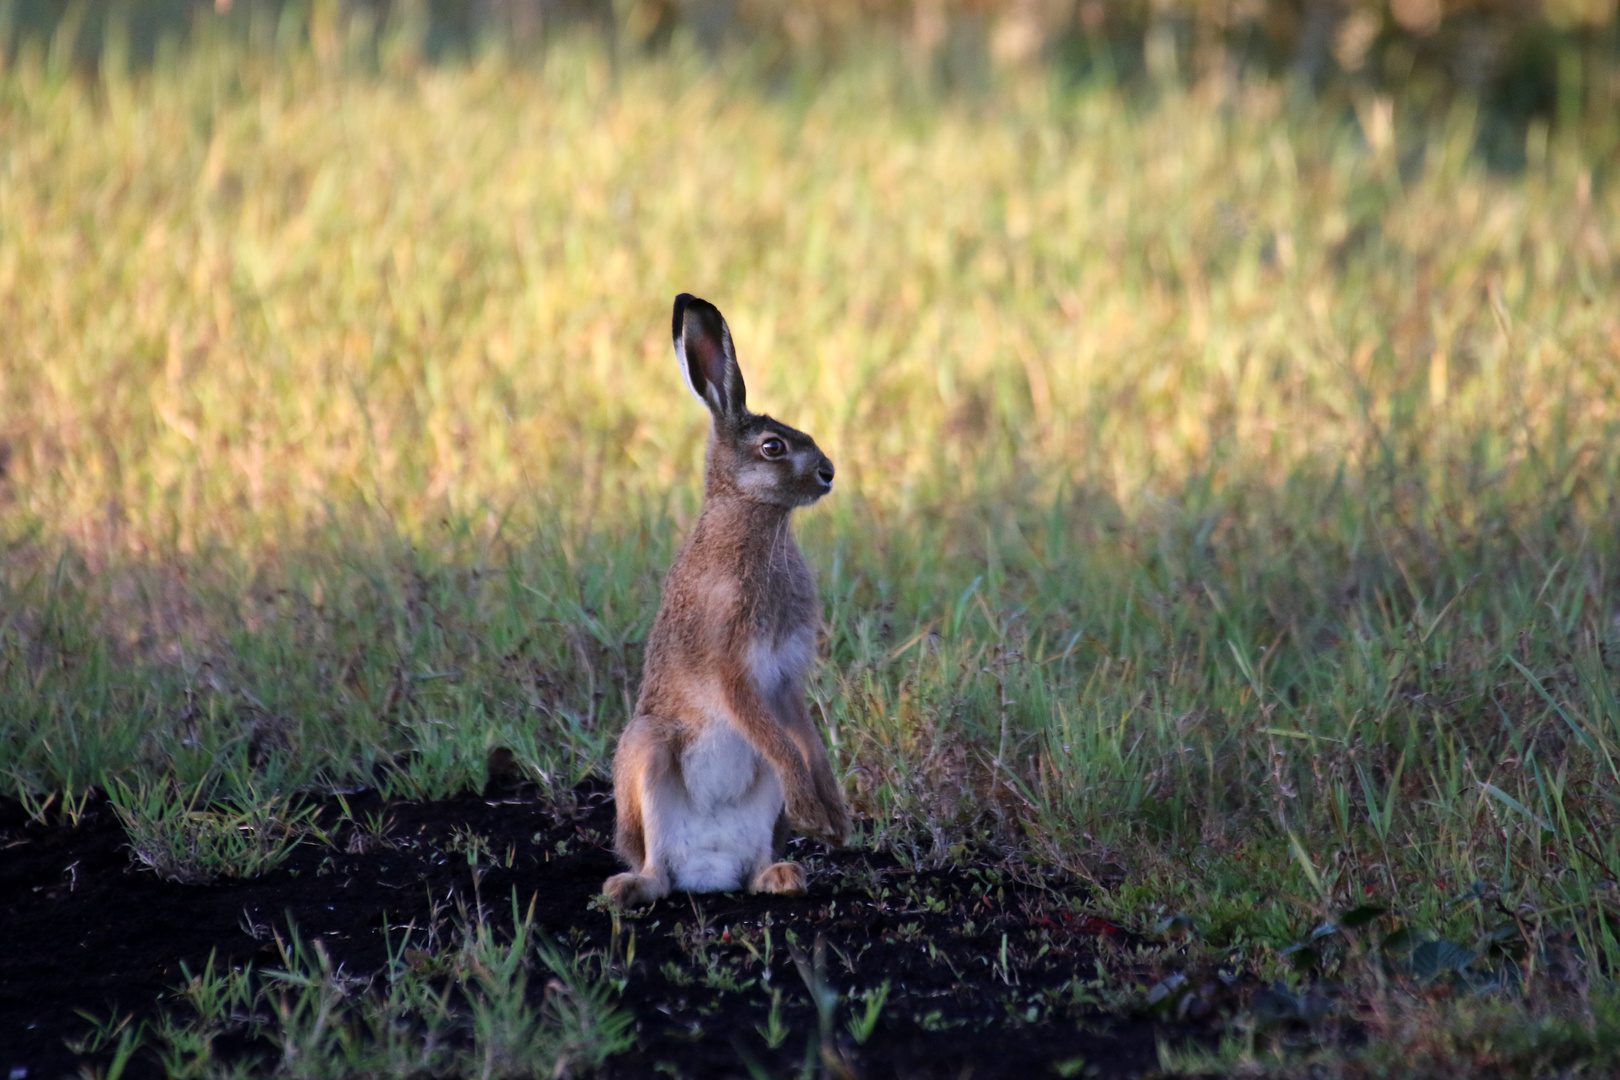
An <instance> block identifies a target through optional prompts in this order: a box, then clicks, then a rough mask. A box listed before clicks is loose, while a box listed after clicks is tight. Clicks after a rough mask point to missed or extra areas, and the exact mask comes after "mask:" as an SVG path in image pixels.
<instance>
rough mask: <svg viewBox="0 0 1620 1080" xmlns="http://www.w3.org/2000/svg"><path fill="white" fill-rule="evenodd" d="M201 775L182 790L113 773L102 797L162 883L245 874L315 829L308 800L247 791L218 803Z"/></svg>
mask: <svg viewBox="0 0 1620 1080" xmlns="http://www.w3.org/2000/svg"><path fill="white" fill-rule="evenodd" d="M213 787H214V785H212V784H211V783H209V782H207V781H204V782H203V783H200V784H197V785H195V786H193V787H191V788H190V789H189V790H187V789H185V788H182V787H181V786H180V785H179V784H177V783H175V782H173V781H169V782H160V781H158V782H144V781H142V782H137V783H136V784H134V785H131V784H129V783H127V782H125V781H123V780H122V779H116V778H115V779H114V780H113V781H112V782H111V783H110V784H109V785H108V787H107V797H108V801H109V803H110V804H111V806H112V809H113V813H114V814H116V815H117V816H118V820H119V822H120V824H122V825H123V827H124V832H125V833H126V834H127V835H128V837H129V847H130V851H131V852H132V853H133V854H134V856H135V859H136V860H137V861H138V862H139V863H140V864H141V865H143V866H145V867H146V868H147V869H149V870H151V871H153V872H154V873H156V874H157V875H158V876H159V877H161V878H163V879H164V880H166V881H173V882H178V883H180V884H182V885H205V884H208V883H210V882H214V881H218V880H219V879H220V878H252V877H257V876H259V875H260V874H263V873H265V872H266V871H268V870H272V869H274V868H275V867H276V866H277V865H279V864H280V863H281V861H282V860H283V859H285V858H286V857H287V856H288V855H289V854H291V853H292V850H293V848H295V847H297V846H298V844H299V842H300V841H301V840H302V839H303V838H304V837H305V836H306V835H308V834H309V833H310V832H311V831H312V830H313V828H314V815H315V812H316V810H317V808H316V807H314V806H306V807H301V808H300V807H295V806H294V805H293V800H292V797H291V796H289V795H275V794H272V795H263V794H259V793H257V792H251V791H250V792H247V793H243V794H240V795H235V796H230V797H227V798H225V799H224V800H223V801H221V802H218V803H216V802H214V801H213V800H212V798H211V797H210V796H211V794H212V791H213Z"/></svg>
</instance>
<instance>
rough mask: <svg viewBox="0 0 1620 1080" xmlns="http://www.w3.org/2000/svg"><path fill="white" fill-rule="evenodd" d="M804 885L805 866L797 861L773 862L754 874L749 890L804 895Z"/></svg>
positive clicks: (785, 894)
mask: <svg viewBox="0 0 1620 1080" xmlns="http://www.w3.org/2000/svg"><path fill="white" fill-rule="evenodd" d="M804 886H805V876H804V867H802V866H800V865H799V864H798V863H796V862H773V863H771V865H769V866H767V867H766V868H765V869H763V870H761V871H760V872H759V873H757V874H755V875H754V880H753V881H751V882H749V883H748V891H749V892H768V893H780V894H782V895H783V896H803V895H804Z"/></svg>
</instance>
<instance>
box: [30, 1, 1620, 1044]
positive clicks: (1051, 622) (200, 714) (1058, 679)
mask: <svg viewBox="0 0 1620 1080" xmlns="http://www.w3.org/2000/svg"><path fill="white" fill-rule="evenodd" d="M258 32H259V33H261V34H266V33H268V28H267V27H260V28H259V31H258ZM161 59H162V62H161V63H159V64H158V65H157V66H156V67H155V68H154V69H152V70H150V71H143V72H138V73H129V72H126V71H123V70H121V69H120V67H119V65H117V64H116V63H109V64H106V65H104V66H103V70H102V73H101V75H100V76H98V77H96V78H88V79H87V78H85V77H82V76H79V75H75V74H72V73H71V71H70V70H69V68H68V66H67V64H66V62H65V60H64V59H63V58H62V57H61V56H60V55H58V54H56V53H53V52H51V51H50V50H43V49H33V50H30V49H25V50H24V51H23V53H22V54H21V55H20V57H19V59H18V60H17V61H16V62H15V63H13V64H11V65H10V66H9V67H7V68H6V69H4V70H3V71H0V543H3V544H4V548H3V551H4V556H3V559H4V561H3V563H0V791H3V792H4V793H6V794H10V795H14V796H18V797H23V798H25V799H26V800H28V801H30V803H31V804H32V803H37V802H40V801H43V800H46V799H48V798H52V797H54V798H56V799H57V800H59V802H58V803H57V804H56V805H62V801H65V802H66V803H67V804H69V805H71V804H72V801H73V800H74V799H75V798H79V797H82V795H83V793H84V792H85V791H86V790H87V788H89V787H90V786H92V785H94V786H98V787H101V788H107V787H109V786H110V785H115V784H119V783H121V784H123V785H125V788H124V791H125V795H126V801H127V802H128V804H129V805H135V804H136V803H138V802H139V801H140V799H139V798H138V797H137V796H138V795H139V793H140V792H147V793H148V794H149V793H150V792H151V791H152V790H155V789H158V788H161V787H163V786H164V785H174V786H175V790H176V791H179V792H182V793H183V792H187V791H206V792H208V793H212V794H214V795H217V796H218V797H219V798H222V799H223V798H235V799H237V800H238V801H239V802H244V801H245V802H253V801H254V800H261V801H264V800H272V801H273V800H274V799H276V798H278V797H282V796H286V795H291V794H294V793H298V792H320V791H324V790H329V789H331V788H332V787H334V786H341V785H346V784H352V783H354V782H355V781H356V780H357V779H358V780H364V781H365V782H374V781H375V778H377V777H381V778H382V780H381V783H382V784H383V785H384V787H385V788H386V790H387V791H388V792H390V793H391V794H394V795H397V796H401V797H404V796H409V797H440V796H445V795H449V794H453V793H455V792H458V791H461V790H464V789H466V788H467V787H469V786H470V787H479V786H481V785H482V784H483V783H484V780H485V770H486V761H487V759H488V754H489V752H490V750H491V749H492V748H494V747H498V746H500V747H507V748H510V749H511V750H513V751H514V753H515V754H516V756H517V759H518V761H519V762H520V764H521V765H522V766H523V767H524V768H526V769H528V770H529V771H530V772H531V775H533V776H534V777H536V778H537V779H539V780H541V781H542V782H543V784H545V785H546V786H548V787H549V788H551V789H552V790H555V791H558V792H561V791H564V790H566V789H567V788H568V787H570V786H572V785H573V784H574V783H576V782H578V781H579V780H581V779H582V778H584V777H585V776H587V775H589V774H591V773H593V772H594V773H597V774H602V773H604V772H605V770H606V768H607V760H608V755H609V753H610V752H611V747H612V739H613V736H614V733H615V732H616V731H617V729H618V728H619V727H620V725H621V724H622V723H623V722H624V720H625V718H626V712H627V709H628V708H629V706H630V704H631V702H632V701H633V698H634V693H635V686H636V679H637V675H638V671H639V662H640V644H641V641H642V639H643V637H644V635H645V632H646V630H647V628H648V626H649V625H650V622H651V619H652V616H653V613H654V611H655V609H656V606H657V602H658V586H659V579H660V575H661V573H662V570H663V568H664V567H665V566H666V565H667V563H668V560H669V558H670V556H671V553H672V551H673V548H674V545H675V543H676V542H677V540H678V538H679V537H680V536H681V535H682V534H683V530H684V528H685V527H686V526H687V525H688V524H689V523H690V522H691V520H692V519H693V517H694V515H695V511H696V508H697V499H698V493H699V489H700V472H701V454H702V445H703V439H704V437H705V426H704V425H705V420H706V418H705V416H704V415H703V412H702V410H701V409H700V408H698V407H697V405H696V404H695V403H693V402H692V401H691V399H690V398H689V397H688V396H687V394H686V392H685V389H684V387H683V386H682V385H681V382H680V379H679V377H678V374H677V372H676V368H675V365H674V362H673V360H672V357H671V354H670V350H669V345H668V339H667V318H668V305H669V301H670V298H671V297H672V296H673V295H674V294H675V293H676V292H679V291H691V292H695V293H697V294H699V295H702V296H705V297H708V298H709V299H712V300H714V301H715V302H716V303H717V304H719V306H720V307H721V308H722V309H723V310H724V311H725V312H726V314H727V316H728V318H729V320H730V323H731V326H732V328H733V331H734V333H735V335H736V338H737V342H738V346H739V351H740V356H741V360H742V365H743V370H744V373H745V375H746V376H747V378H748V381H749V390H750V395H749V401H750V404H751V405H753V406H754V407H756V408H760V409H764V410H767V411H769V412H771V413H773V414H774V415H777V416H778V417H780V418H781V419H783V420H785V421H787V422H788V423H791V424H794V425H796V426H799V427H802V428H804V429H806V430H808V431H810V432H811V433H813V434H814V435H815V436H816V438H817V439H818V441H819V442H820V444H821V445H822V446H823V447H824V448H825V449H826V450H827V451H828V453H829V454H830V455H831V456H832V457H833V459H834V460H835V461H836V462H837V464H838V468H839V477H840V480H839V489H838V490H837V491H836V492H835V494H834V495H833V496H832V497H831V498H830V499H829V500H827V501H826V503H825V504H824V505H823V506H819V507H817V508H815V509H813V510H811V511H809V512H807V513H805V514H803V515H802V516H801V522H800V525H799V535H800V538H801V542H802V544H803V546H804V548H805V550H806V553H807V556H808V557H809V559H810V561H811V563H812V565H813V566H814V567H815V568H816V569H817V571H818V574H819V577H820V581H821V587H822V595H823V598H824V601H825V604H826V614H827V620H828V626H829V633H828V637H827V640H826V642H825V658H826V662H825V663H824V665H823V667H822V669H821V672H820V674H819V676H818V678H817V680H816V683H815V686H814V694H815V707H814V711H815V712H816V714H817V715H818V717H820V718H823V719H824V721H825V724H826V729H827V733H828V737H829V741H830V743H831V745H832V747H833V751H834V757H835V761H836V762H837V764H838V765H839V766H840V767H841V772H842V774H843V775H844V776H845V778H846V791H847V793H848V795H849V796H850V798H851V800H852V802H853V804H854V805H855V806H856V808H857V810H858V812H859V814H860V816H861V819H862V827H861V828H862V831H861V837H860V840H859V843H861V844H864V845H868V846H876V847H880V848H887V849H890V850H893V851H895V852H897V853H900V854H901V855H902V857H903V858H904V859H906V860H910V861H914V862H916V863H919V864H924V865H928V864H939V863H943V862H946V861H949V860H952V859H954V858H958V857H966V855H965V853H968V852H974V853H980V855H982V853H983V852H985V851H1002V852H1005V853H1007V854H1008V855H1009V856H1010V857H1012V858H1014V859H1015V860H1019V861H1027V862H1033V863H1040V864H1047V865H1053V866H1057V867H1060V868H1062V869H1064V870H1066V871H1068V872H1070V873H1072V874H1075V875H1077V876H1078V877H1080V878H1082V879H1085V880H1089V881H1091V882H1094V883H1095V884H1096V885H1097V886H1098V888H1097V889H1096V891H1095V894H1094V896H1093V897H1092V898H1091V901H1090V902H1091V904H1092V905H1093V906H1094V908H1095V909H1096V910H1097V911H1098V912H1099V913H1101V914H1102V915H1105V916H1106V917H1108V918H1111V919H1114V920H1117V921H1119V922H1120V923H1121V924H1123V925H1127V926H1129V927H1132V928H1134V929H1138V930H1141V931H1144V932H1148V933H1155V932H1157V933H1167V932H1168V933H1178V932H1186V933H1187V934H1188V935H1189V938H1188V942H1187V944H1186V963H1187V965H1188V967H1189V969H1195V968H1200V966H1201V967H1202V968H1203V969H1207V970H1216V969H1221V970H1228V971H1244V972H1248V973H1251V974H1253V975H1255V976H1257V977H1259V978H1261V979H1264V980H1267V981H1271V980H1282V982H1283V984H1284V985H1286V986H1290V987H1298V986H1302V985H1306V984H1307V983H1312V982H1313V980H1315V981H1323V980H1325V981H1326V982H1330V983H1332V985H1334V986H1335V987H1338V988H1339V989H1340V992H1342V994H1343V995H1344V1000H1345V1002H1346V1003H1347V1004H1345V1005H1344V1007H1343V1008H1344V1015H1348V1016H1353V1017H1354V1018H1356V1019H1357V1020H1358V1021H1359V1022H1360V1023H1361V1024H1363V1025H1364V1027H1363V1028H1362V1030H1364V1031H1365V1032H1368V1033H1370V1036H1371V1037H1370V1040H1369V1041H1368V1042H1367V1044H1366V1045H1364V1046H1352V1045H1337V1046H1334V1045H1327V1044H1326V1043H1323V1044H1320V1045H1315V1046H1314V1048H1313V1046H1312V1045H1306V1046H1304V1047H1303V1048H1301V1047H1300V1046H1294V1047H1292V1049H1291V1050H1290V1051H1289V1052H1290V1053H1292V1054H1294V1055H1296V1056H1293V1057H1286V1056H1285V1057H1281V1058H1279V1057H1277V1056H1275V1055H1276V1054H1281V1053H1283V1048H1281V1047H1280V1045H1277V1046H1271V1045H1268V1044H1267V1043H1266V1040H1264V1039H1261V1040H1260V1041H1259V1043H1258V1044H1256V1043H1255V1042H1254V1040H1253V1039H1252V1038H1251V1039H1250V1040H1249V1041H1248V1042H1245V1041H1244V1040H1243V1038H1241V1037H1240V1035H1241V1031H1242V1030H1244V1028H1243V1024H1242V1023H1239V1022H1236V1021H1235V1022H1234V1027H1233V1030H1234V1031H1235V1032H1239V1035H1234V1037H1233V1041H1232V1042H1231V1043H1230V1044H1228V1045H1226V1046H1225V1048H1224V1049H1223V1050H1222V1051H1220V1054H1221V1055H1222V1056H1221V1057H1220V1060H1219V1062H1217V1064H1220V1065H1221V1067H1227V1066H1230V1067H1233V1068H1240V1069H1247V1068H1255V1069H1259V1068H1276V1069H1279V1070H1283V1071H1287V1070H1289V1069H1294V1068H1304V1066H1303V1065H1301V1064H1300V1061H1301V1060H1303V1059H1302V1058H1300V1057H1299V1056H1297V1055H1300V1054H1304V1055H1307V1056H1309V1055H1316V1059H1317V1060H1318V1065H1317V1067H1319V1068H1321V1069H1324V1070H1328V1069H1335V1070H1342V1071H1345V1072H1346V1073H1347V1074H1353V1075H1376V1074H1379V1070H1385V1071H1386V1072H1393V1073H1400V1072H1401V1071H1402V1070H1406V1069H1411V1070H1421V1069H1423V1068H1429V1067H1430V1064H1424V1063H1425V1062H1427V1063H1431V1064H1432V1065H1433V1068H1435V1069H1436V1070H1438V1071H1436V1073H1435V1075H1447V1073H1446V1071H1445V1070H1446V1069H1449V1068H1453V1067H1456V1063H1458V1062H1462V1063H1468V1064H1469V1065H1470V1067H1473V1068H1479V1069H1485V1068H1495V1069H1498V1070H1499V1072H1500V1073H1501V1074H1502V1075H1542V1074H1545V1073H1546V1072H1547V1071H1548V1070H1551V1069H1553V1068H1558V1069H1566V1070H1569V1069H1576V1070H1578V1069H1579V1068H1581V1067H1583V1066H1582V1063H1583V1062H1584V1063H1586V1065H1585V1066H1584V1067H1588V1068H1594V1069H1597V1068H1601V1067H1602V1066H1601V1062H1604V1061H1608V1062H1610V1063H1612V1062H1613V1060H1614V1057H1613V1055H1614V1054H1616V1053H1617V1052H1620V1050H1617V1048H1620V1004H1617V1003H1620V997H1617V994H1616V989H1615V983H1614V980H1615V978H1616V972H1617V963H1620V888H1617V873H1620V698H1617V691H1620V675H1617V668H1616V664H1617V662H1620V661H1617V658H1616V652H1615V650H1616V648H1617V647H1620V518H1617V514H1620V504H1617V502H1616V493H1617V483H1620V299H1617V297H1620V185H1617V184H1616V182H1615V178H1616V176H1620V173H1617V172H1616V167H1617V165H1620V159H1617V150H1616V148H1617V146H1620V124H1611V125H1610V126H1608V127H1597V126H1588V127H1584V128H1580V129H1562V130H1557V131H1553V132H1549V130H1548V129H1547V128H1546V127H1545V126H1542V125H1539V124H1533V125H1532V126H1531V128H1530V130H1529V132H1528V133H1527V136H1526V145H1527V156H1528V161H1529V165H1528V167H1527V169H1526V170H1525V171H1524V172H1523V173H1520V174H1513V175H1493V174H1490V173H1488V172H1487V171H1486V169H1485V168H1484V166H1483V165H1482V164H1481V163H1480V161H1479V160H1478V158H1477V156H1475V155H1474V154H1472V152H1471V151H1472V148H1473V143H1474V135H1475V132H1476V130H1477V126H1478V125H1477V121H1478V118H1477V116H1476V115H1475V114H1474V113H1473V112H1472V111H1471V110H1470V108H1469V107H1467V106H1466V105H1458V106H1455V107H1452V108H1450V109H1448V110H1446V111H1443V112H1439V113H1418V112H1416V111H1411V112H1409V111H1407V109H1406V108H1405V106H1404V104H1403V102H1401V101H1399V100H1396V101H1393V102H1392V101H1391V100H1389V99H1387V98H1375V97H1367V98H1365V99H1355V98H1353V97H1351V98H1348V99H1346V100H1342V101H1338V102H1333V103H1320V104H1303V103H1301V102H1299V101H1298V100H1296V99H1294V98H1292V97H1291V96H1290V95H1289V93H1288V92H1287V90H1286V89H1285V88H1282V87H1279V86H1276V85H1270V84H1263V83H1255V84H1249V83H1243V82H1231V81H1228V82H1222V81H1218V80H1217V81H1209V82H1205V83H1203V84H1200V85H1198V86H1195V87H1192V88H1184V87H1179V86H1176V85H1171V84H1166V85H1162V86H1158V87H1156V88H1153V89H1152V90H1151V91H1143V92H1135V93H1133V94H1130V95H1127V94H1124V93H1122V92H1120V91H1117V90H1114V89H1110V88H1108V87H1101V86H1099V87H1081V88H1062V87H1057V86H1054V85H1051V84H1049V83H1047V82H1045V81H1043V80H1041V79H1039V78H1035V77H1026V78H1021V79H1010V80H1009V81H1008V82H1007V83H1006V84H1005V85H1000V86H998V87H997V88H996V89H995V90H994V92H986V93H984V94H982V95H967V96H955V97H952V96H941V95H939V94H935V93H932V92H929V91H928V90H926V88H923V87H920V86H919V85H918V84H917V83H916V81H915V80H914V79H913V78H912V77H911V75H909V74H908V73H907V71H906V69H905V68H904V66H903V65H889V64H885V63H881V62H879V61H877V60H871V61H860V60H854V61H850V62H849V63H847V64H845V65H843V66H840V67H838V68H836V69H835V70H833V71H832V72H831V73H829V74H827V75H825V76H824V77H821V78H818V79H815V80H809V79H805V80H803V81H794V80H793V79H788V80H786V81H783V80H780V79H778V80H775V81H774V82H773V81H770V80H767V79H765V78H763V77H762V76H759V75H758V74H757V73H756V72H754V71H753V70H752V69H751V68H750V66H749V63H748V60H747V58H746V57H741V58H737V59H735V60H732V61H728V62H725V63H722V64H719V65H718V66H708V65H704V64H701V63H698V62H697V61H696V60H694V59H692V58H689V57H684V55H683V54H682V53H681V52H680V50H677V51H676V54H675V55H674V56H673V57H672V58H670V59H667V60H660V61H645V62H635V63H628V64H624V65H621V66H619V67H617V68H616V69H615V68H613V67H610V65H609V64H608V63H607V62H606V61H605V59H603V58H602V57H601V56H600V55H599V54H598V52H597V51H596V50H594V49H593V48H590V47H586V46H580V47H577V48H561V49H557V50H554V51H553V52H552V53H551V54H550V55H549V56H548V57H547V58H546V62H545V64H544V66H543V67H536V66H529V67H515V66H512V65H509V64H507V63H505V62H503V61H502V60H501V58H500V57H499V56H497V55H493V54H491V55H489V56H487V57H485V58H483V59H481V60H479V61H476V62H474V63H471V64H468V65H448V66H426V65H424V64H423V63H422V62H421V60H420V57H419V56H418V55H417V53H416V52H415V51H414V50H413V49H412V48H411V47H410V44H409V41H408V40H407V39H406V38H404V37H390V38H386V39H384V41H383V43H382V44H381V46H380V47H378V48H375V49H372V48H371V47H370V46H369V45H367V44H365V43H364V42H362V41H361V39H360V38H358V37H355V36H352V35H351V34H350V33H349V32H348V30H347V29H346V28H345V27H344V26H341V25H338V24H336V23H333V24H323V23H319V22H317V23H316V24H315V25H314V27H313V29H312V34H311V43H310V44H309V45H307V46H305V45H302V44H289V43H285V42H283V43H282V44H280V45H276V44H275V43H274V42H269V41H265V42H260V43H259V44H258V47H257V48H253V49H249V48H247V47H245V46H242V45H240V44H233V43H231V42H228V41H224V40H219V41H209V40H203V41H201V42H200V43H197V44H195V45H194V46H192V47H190V48H188V49H185V50H177V51H175V52H174V53H173V54H172V55H166V56H165V57H162V58H161ZM980 855H975V857H980ZM1346 913H1354V914H1353V916H1352V917H1351V918H1349V919H1346V918H1345V915H1346ZM1350 924H1359V928H1358V929H1352V928H1351V925H1350ZM1313 930H1319V931H1320V933H1318V934H1317V936H1316V937H1314V938H1313V936H1312V935H1313ZM1402 935H1404V936H1402ZM1436 943H1450V945H1451V946H1455V947H1456V948H1455V949H1454V950H1453V949H1450V948H1443V947H1441V946H1440V945H1437V944H1436ZM1380 944H1381V945H1382V946H1383V947H1382V948H1380V947H1379V946H1380ZM1402 950H1404V952H1403V951H1402ZM1391 957H1394V959H1390V958H1391ZM559 963H561V961H559ZM1240 1019H1241V1018H1240ZM1246 1030H1248V1031H1250V1032H1251V1034H1252V1032H1253V1031H1254V1027H1253V1025H1250V1026H1249V1027H1248V1028H1247V1029H1246ZM1279 1062H1285V1063H1282V1064H1279ZM1286 1062H1292V1064H1286ZM1268 1063H1269V1064H1268ZM1434 1063H1438V1064H1434ZM1447 1063H1450V1064H1447ZM1594 1063H1596V1064H1594ZM1204 1064H1205V1065H1209V1063H1208V1062H1205V1063H1204ZM1189 1067H1193V1066H1191V1065H1189ZM1211 1067H1213V1066H1211ZM1357 1070H1360V1071H1359V1072H1358V1071H1357ZM1570 1074H1571V1075H1573V1073H1570Z"/></svg>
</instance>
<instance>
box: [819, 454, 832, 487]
mask: <svg viewBox="0 0 1620 1080" xmlns="http://www.w3.org/2000/svg"><path fill="white" fill-rule="evenodd" d="M816 479H817V480H820V481H821V488H822V493H823V494H826V493H827V492H829V491H831V490H832V482H833V463H832V461H831V459H829V458H822V459H821V464H820V465H817V466H816Z"/></svg>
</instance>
